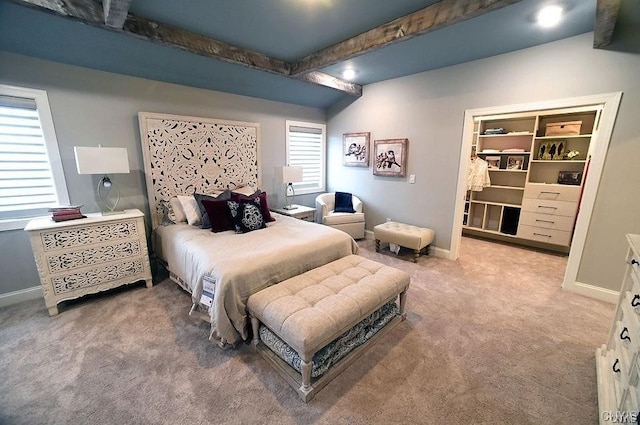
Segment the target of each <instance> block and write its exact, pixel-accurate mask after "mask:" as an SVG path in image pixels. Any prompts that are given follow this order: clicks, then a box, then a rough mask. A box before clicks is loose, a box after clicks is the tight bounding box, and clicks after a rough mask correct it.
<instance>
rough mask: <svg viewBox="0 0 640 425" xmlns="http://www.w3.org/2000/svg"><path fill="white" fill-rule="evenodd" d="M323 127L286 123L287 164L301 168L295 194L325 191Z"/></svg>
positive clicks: (322, 125) (324, 138) (301, 123)
mask: <svg viewBox="0 0 640 425" xmlns="http://www.w3.org/2000/svg"><path fill="white" fill-rule="evenodd" d="M325 128H326V127H325V125H324V124H315V123H305V122H298V121H287V163H288V165H291V166H301V167H303V171H302V177H303V181H302V182H299V183H294V187H295V189H296V193H299V194H304V193H314V192H323V191H324V190H325V140H326V135H325Z"/></svg>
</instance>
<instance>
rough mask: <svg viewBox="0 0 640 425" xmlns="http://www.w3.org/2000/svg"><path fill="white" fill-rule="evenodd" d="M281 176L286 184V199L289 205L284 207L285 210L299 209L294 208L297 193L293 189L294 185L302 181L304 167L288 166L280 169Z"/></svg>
mask: <svg viewBox="0 0 640 425" xmlns="http://www.w3.org/2000/svg"><path fill="white" fill-rule="evenodd" d="M278 171H279V173H278V174H279V176H280V179H281V181H282V182H283V183H286V185H287V187H286V190H285V199H286V201H287V205H285V206H284V209H285V210H294V209H296V208H298V207H294V206H293V200H294V198H295V196H296V192H295V190H294V189H293V183H297V182H301V181H302V167H299V166H286V167H280V169H279V170H278Z"/></svg>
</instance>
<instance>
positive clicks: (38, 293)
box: [0, 286, 43, 307]
mask: <svg viewBox="0 0 640 425" xmlns="http://www.w3.org/2000/svg"><path fill="white" fill-rule="evenodd" d="M42 297H43V295H42V286H33V287H31V288H27V289H21V290H19V291H14V292H8V293H6V294H0V307H6V306H8V305H12V304H18V303H21V302H23V301H29V300H35V299H38V298H42Z"/></svg>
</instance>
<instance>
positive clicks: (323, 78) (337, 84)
mask: <svg viewBox="0 0 640 425" xmlns="http://www.w3.org/2000/svg"><path fill="white" fill-rule="evenodd" d="M292 78H295V79H297V80H301V81H306V82H308V83H314V84H320V85H321V86H325V87H331V88H333V89H336V90H340V91H343V92H345V93H347V94H350V95H351V96H355V97H360V96H362V86H361V85H359V84H355V83H350V82H348V81H344V80H341V79H340V78H336V77H334V76H332V75H329V74H325V73H323V72H320V71H311V72H306V73H304V74H298V75H293V76H292Z"/></svg>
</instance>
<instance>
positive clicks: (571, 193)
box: [524, 184, 580, 202]
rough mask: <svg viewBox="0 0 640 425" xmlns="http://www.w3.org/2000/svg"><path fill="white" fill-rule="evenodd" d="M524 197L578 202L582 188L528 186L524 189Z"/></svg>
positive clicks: (545, 185)
mask: <svg viewBox="0 0 640 425" xmlns="http://www.w3.org/2000/svg"><path fill="white" fill-rule="evenodd" d="M524 197H525V198H533V199H544V200H551V201H569V202H577V201H578V199H580V187H579V186H568V185H561V184H527V185H525V187H524Z"/></svg>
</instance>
